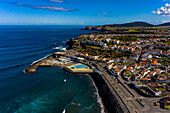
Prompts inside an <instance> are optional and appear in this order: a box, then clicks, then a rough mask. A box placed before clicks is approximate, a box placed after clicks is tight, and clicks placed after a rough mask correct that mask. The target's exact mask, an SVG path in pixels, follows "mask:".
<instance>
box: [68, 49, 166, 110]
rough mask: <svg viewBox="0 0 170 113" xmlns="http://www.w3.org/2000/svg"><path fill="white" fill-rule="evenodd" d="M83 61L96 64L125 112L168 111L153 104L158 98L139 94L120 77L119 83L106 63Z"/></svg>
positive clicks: (70, 54) (72, 52)
mask: <svg viewBox="0 0 170 113" xmlns="http://www.w3.org/2000/svg"><path fill="white" fill-rule="evenodd" d="M77 54H79V52H76V51H74V50H70V51H69V52H68V54H67V55H68V56H69V57H75V55H77ZM83 63H86V64H89V65H91V66H92V65H93V66H96V69H98V70H99V71H100V74H101V75H102V78H103V79H104V80H105V82H106V83H107V84H108V87H109V88H110V90H111V92H113V94H114V95H115V94H117V97H118V98H119V100H118V101H120V104H121V105H122V106H124V107H123V109H124V111H125V112H131V113H134V112H135V111H136V112H137V113H156V112H157V113H161V112H164V113H168V111H167V110H165V109H160V107H159V106H153V102H155V101H158V100H159V99H158V98H147V97H142V96H140V95H139V94H138V93H137V92H136V91H135V90H133V89H130V88H129V87H128V86H127V84H124V80H123V79H122V78H121V77H119V80H120V81H122V82H123V85H122V84H121V83H118V82H117V80H116V78H115V77H113V76H112V75H110V74H109V73H108V71H107V70H106V69H105V68H104V67H105V66H106V63H98V62H96V61H89V60H85V62H83ZM127 89H128V90H129V91H130V92H131V93H132V94H133V95H134V96H133V95H132V94H131V93H130V92H129V91H128V90H127ZM140 99H142V101H141V103H142V104H144V105H145V107H143V106H142V105H141V104H140V103H139V102H138V101H140ZM137 100H138V101H137Z"/></svg>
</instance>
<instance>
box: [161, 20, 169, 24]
mask: <svg viewBox="0 0 170 113" xmlns="http://www.w3.org/2000/svg"><path fill="white" fill-rule="evenodd" d="M161 22H162V23H167V22H170V21H168V20H161Z"/></svg>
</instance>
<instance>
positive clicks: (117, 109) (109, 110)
mask: <svg viewBox="0 0 170 113" xmlns="http://www.w3.org/2000/svg"><path fill="white" fill-rule="evenodd" d="M89 75H90V77H91V78H92V79H93V81H94V83H95V85H96V87H97V89H98V93H99V96H100V97H101V98H102V102H103V104H104V107H105V113H123V110H122V108H121V106H120V104H119V102H118V100H117V99H116V97H115V95H113V94H112V93H111V91H110V89H109V87H108V86H107V84H106V82H105V81H104V80H103V78H102V77H101V75H99V74H97V73H92V74H89Z"/></svg>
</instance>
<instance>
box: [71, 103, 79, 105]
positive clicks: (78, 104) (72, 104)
mask: <svg viewBox="0 0 170 113" xmlns="http://www.w3.org/2000/svg"><path fill="white" fill-rule="evenodd" d="M72 105H73V106H80V104H76V103H72Z"/></svg>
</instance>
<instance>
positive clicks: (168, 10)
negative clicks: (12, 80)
mask: <svg viewBox="0 0 170 113" xmlns="http://www.w3.org/2000/svg"><path fill="white" fill-rule="evenodd" d="M152 13H154V14H158V15H163V16H170V4H168V3H166V4H165V7H161V8H159V9H158V10H157V11H152Z"/></svg>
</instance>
